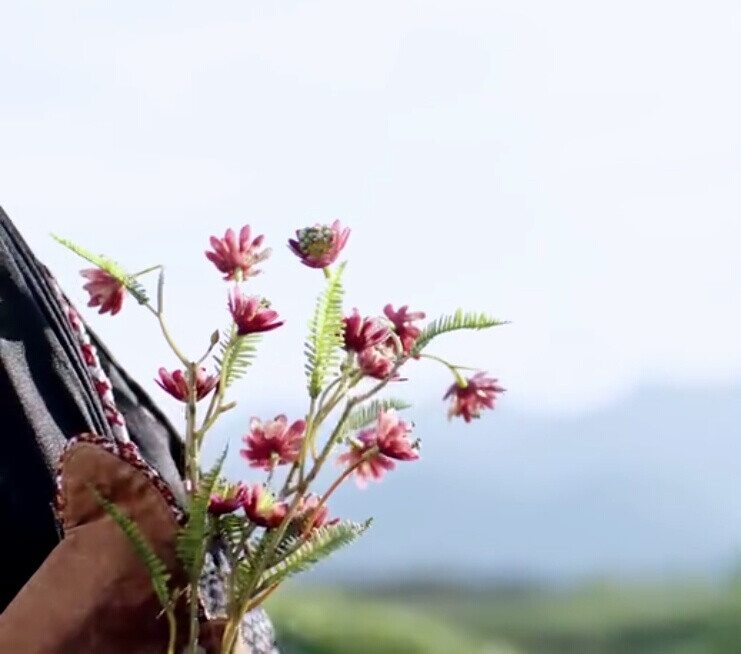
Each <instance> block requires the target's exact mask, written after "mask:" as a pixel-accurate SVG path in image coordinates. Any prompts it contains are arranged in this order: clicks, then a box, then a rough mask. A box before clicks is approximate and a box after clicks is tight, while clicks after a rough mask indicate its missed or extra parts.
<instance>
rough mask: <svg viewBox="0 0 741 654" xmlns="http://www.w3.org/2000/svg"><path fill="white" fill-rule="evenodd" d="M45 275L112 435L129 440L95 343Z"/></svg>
mask: <svg viewBox="0 0 741 654" xmlns="http://www.w3.org/2000/svg"><path fill="white" fill-rule="evenodd" d="M46 276H47V279H48V281H49V284H50V286H51V288H52V291H53V292H54V295H55V296H56V298H57V301H58V302H59V304H60V305H61V307H62V311H64V315H65V316H66V317H67V322H68V323H69V326H70V328H71V329H72V333H73V334H74V335H75V339H76V340H77V344H78V345H79V346H80V351H81V352H82V358H83V361H84V362H85V365H86V366H87V369H88V372H89V373H90V377H91V378H92V380H93V385H94V386H95V390H96V392H97V393H98V396H99V397H100V401H101V403H102V404H103V411H104V412H105V417H106V420H107V421H108V425H109V426H110V428H111V432H112V433H113V437H114V438H115V439H116V440H118V441H121V442H124V443H126V442H131V437H130V436H129V431H128V429H127V428H126V420H125V419H124V417H123V414H122V413H121V412H120V411H119V410H118V408H117V407H116V400H115V399H114V397H113V385H112V384H111V381H110V379H108V375H107V374H106V372H105V370H103V367H102V366H101V365H100V359H99V358H98V351H97V349H96V347H95V345H93V342H92V340H91V338H90V335H89V334H88V332H87V329H86V328H85V323H84V322H83V320H82V318H81V317H80V314H79V313H78V312H77V309H75V308H74V306H72V303H71V302H70V301H69V299H68V298H67V296H66V295H65V294H64V293H63V292H62V289H61V288H60V287H59V284H58V283H57V280H56V279H54V277H53V275H52V274H51V273H50V272H49V271H46Z"/></svg>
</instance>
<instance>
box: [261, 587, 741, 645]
mask: <svg viewBox="0 0 741 654" xmlns="http://www.w3.org/2000/svg"><path fill="white" fill-rule="evenodd" d="M268 608H269V610H270V612H271V615H272V617H273V619H274V621H275V623H276V626H277V629H278V632H279V636H280V644H281V648H282V651H283V652H284V653H285V654H349V653H351V652H352V653H354V654H381V653H383V654H417V653H419V654H423V653H429V654H453V653H455V654H515V653H519V654H566V653H574V654H741V594H739V593H737V592H732V591H731V590H728V589H720V588H715V587H712V586H711V585H709V584H707V585H706V584H699V583H697V584H689V583H683V584H667V585H657V586H648V585H640V586H639V585H636V586H622V587H619V586H610V585H601V586H590V587H583V588H579V589H576V590H572V591H561V592H556V591H548V590H508V591H486V592H484V591H481V592H474V591H463V590H451V589H437V590H434V589H418V590H410V589H405V590H400V591H396V592H388V591H387V592H381V591H378V592H363V593H359V592H351V591H347V590H345V591H341V590H322V589H313V590H308V589H297V588H295V587H294V588H292V589H285V590H284V594H283V595H279V596H278V597H277V598H275V599H273V600H272V601H271V602H270V604H269V606H268Z"/></svg>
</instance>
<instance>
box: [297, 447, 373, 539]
mask: <svg viewBox="0 0 741 654" xmlns="http://www.w3.org/2000/svg"><path fill="white" fill-rule="evenodd" d="M376 454H378V448H377V447H373V448H371V449H370V450H369V451H368V452H367V453H366V454H365V455H364V456H363V458H361V459H360V460H359V461H357V462H355V463H354V464H353V465H351V466H348V468H347V470H345V471H344V472H343V473H342V474H341V475H340V476H339V477H337V479H335V480H334V482H333V483H332V485H331V486H330V487H329V488H328V489H327V490H326V491H325V493H324V495H322V497H321V498H320V500H319V503H318V504H317V505H316V508H315V509H314V511H313V512H312V514H311V516H309V519H308V521H307V522H306V526H305V527H304V531H303V533H302V534H301V538H302V539H306V538H308V537H309V534H311V530H312V528H313V527H314V522H315V521H316V518H317V516H318V515H319V512H320V511H321V510H322V508H323V507H324V505H325V504H326V503H327V501H328V500H329V498H330V497H331V496H332V493H334V492H335V491H336V490H337V489H338V488H339V487H340V485H341V484H342V483H343V482H344V481H345V480H346V479H347V478H348V477H350V475H351V474H352V473H353V472H355V470H357V469H358V467H359V466H360V465H361V464H363V463H365V462H366V461H368V459H370V458H372V457H373V456H375V455H376Z"/></svg>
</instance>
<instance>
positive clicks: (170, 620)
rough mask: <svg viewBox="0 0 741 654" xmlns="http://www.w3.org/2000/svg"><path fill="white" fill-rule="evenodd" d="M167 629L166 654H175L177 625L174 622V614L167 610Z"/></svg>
mask: <svg viewBox="0 0 741 654" xmlns="http://www.w3.org/2000/svg"><path fill="white" fill-rule="evenodd" d="M167 627H168V638H167V654H175V645H176V640H177V624H176V622H175V614H174V613H173V611H172V609H168V610H167Z"/></svg>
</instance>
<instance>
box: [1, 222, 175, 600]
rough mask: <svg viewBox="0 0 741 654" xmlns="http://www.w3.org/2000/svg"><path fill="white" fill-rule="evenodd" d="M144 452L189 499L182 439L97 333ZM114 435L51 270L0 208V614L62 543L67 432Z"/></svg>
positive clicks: (102, 355) (122, 407) (121, 404)
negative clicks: (58, 490)
mask: <svg viewBox="0 0 741 654" xmlns="http://www.w3.org/2000/svg"><path fill="white" fill-rule="evenodd" d="M91 338H93V340H94V341H95V345H96V346H97V348H98V354H99V357H100V359H101V364H102V366H103V368H104V369H105V370H106V372H107V373H108V375H109V377H110V379H111V383H112V385H113V392H114V395H115V397H116V400H117V403H118V405H119V410H120V411H121V413H123V414H124V417H125V419H126V421H127V424H128V429H129V433H130V435H131V439H132V440H133V441H134V442H135V443H136V444H137V445H138V446H139V448H140V450H141V453H142V455H143V456H144V457H145V458H146V459H147V460H148V462H149V463H150V464H151V465H152V466H153V467H154V468H156V469H157V470H158V471H159V472H160V474H161V475H162V476H163V477H164V479H165V481H167V482H168V484H169V485H170V487H171V488H172V489H173V490H174V491H175V492H176V495H178V496H180V497H181V498H182V497H183V487H182V482H181V474H180V473H181V472H182V470H181V469H180V466H181V462H182V441H181V440H180V438H179V436H178V434H177V432H176V431H175V430H174V429H173V428H172V426H171V425H170V423H169V422H168V421H167V419H166V418H165V416H164V415H163V414H162V413H161V412H160V411H159V410H158V409H157V408H156V406H155V405H154V403H153V402H152V401H151V400H150V398H149V397H148V396H147V395H146V393H144V391H143V390H142V389H141V387H140V386H139V385H138V384H136V383H135V382H134V381H133V380H132V379H131V378H130V377H129V376H128V375H127V374H126V372H125V371H124V370H123V369H122V368H121V367H120V366H119V365H118V364H117V363H116V362H115V360H114V359H113V357H112V356H111V355H110V353H108V351H107V350H106V348H105V347H103V345H102V344H101V343H100V342H99V340H98V339H95V337H94V335H93V334H91ZM82 432H94V433H97V434H99V435H101V436H109V437H112V435H111V430H110V427H109V425H108V422H107V420H106V417H105V413H104V410H103V406H102V404H101V401H100V398H99V396H98V394H97V393H96V391H95V389H94V387H93V384H92V380H91V378H90V375H89V374H88V371H87V370H86V367H85V363H84V361H83V359H82V354H81V352H80V348H79V346H78V344H77V342H76V341H75V338H74V335H73V334H72V332H71V330H70V326H69V323H68V322H67V318H66V316H65V315H64V313H63V310H62V308H61V306H60V304H59V302H58V301H57V299H56V296H55V295H54V293H53V291H52V289H51V287H50V285H49V282H48V278H47V277H46V274H45V269H44V267H43V266H42V265H41V264H40V263H39V262H38V261H37V260H36V258H35V257H34V255H33V254H32V252H31V251H30V249H29V248H28V246H27V245H26V243H25V241H24V240H23V238H22V237H21V236H20V234H19V233H18V231H17V230H16V229H15V227H14V226H13V224H12V223H11V221H10V219H9V218H8V216H7V215H6V214H5V212H4V211H3V210H2V208H0V525H1V527H0V528H2V538H0V566H2V570H1V571H0V611H2V610H3V609H4V608H5V607H6V606H7V605H8V604H9V603H10V601H11V600H12V599H13V597H14V596H15V595H16V593H17V592H18V591H19V590H20V588H21V587H22V586H23V585H24V584H25V583H26V581H28V579H29V578H30V577H31V576H32V575H33V574H34V572H35V571H36V570H37V569H38V567H39V566H40V565H41V563H42V562H43V560H44V559H45V558H46V557H47V556H48V554H49V552H51V550H52V549H53V548H54V547H55V546H56V544H57V543H58V542H59V540H60V534H59V533H58V530H57V527H56V522H55V519H54V513H53V508H52V507H53V501H54V493H55V480H54V474H55V470H54V469H55V465H56V462H57V460H58V458H59V455H60V453H61V451H62V448H63V447H64V444H65V442H66V440H67V439H68V438H71V437H72V436H75V435H76V434H79V433H82Z"/></svg>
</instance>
